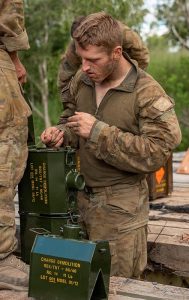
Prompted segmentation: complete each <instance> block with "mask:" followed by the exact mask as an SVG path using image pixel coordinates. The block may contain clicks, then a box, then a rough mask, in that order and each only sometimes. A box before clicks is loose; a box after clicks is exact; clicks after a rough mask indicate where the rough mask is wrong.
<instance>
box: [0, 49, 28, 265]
mask: <svg viewBox="0 0 189 300" xmlns="http://www.w3.org/2000/svg"><path fill="white" fill-rule="evenodd" d="M30 114H31V110H30V108H29V106H28V105H27V103H26V102H25V100H24V98H23V96H22V94H21V91H20V86H19V83H18V79H17V76H16V71H15V68H14V65H13V64H12V61H11V59H10V57H9V55H8V54H7V53H6V52H5V51H3V50H0V259H2V258H4V257H6V256H7V255H8V254H10V253H11V252H13V251H14V250H15V249H16V246H17V240H16V237H15V230H16V227H15V210H14V201H13V200H14V196H15V187H16V186H17V184H18V183H19V181H20V179H21V177H22V175H23V172H24V168H25V165H26V160H27V152H28V151H27V136H28V126H27V124H28V120H27V119H28V116H29V115H30Z"/></svg>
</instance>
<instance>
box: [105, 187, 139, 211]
mask: <svg viewBox="0 0 189 300" xmlns="http://www.w3.org/2000/svg"><path fill="white" fill-rule="evenodd" d="M107 205H108V206H111V209H112V210H114V211H117V212H118V213H119V212H120V213H125V212H126V213H129V214H132V215H134V214H136V213H137V212H138V210H139V185H129V186H125V187H124V188H121V189H118V190H112V195H109V196H108V199H107Z"/></svg>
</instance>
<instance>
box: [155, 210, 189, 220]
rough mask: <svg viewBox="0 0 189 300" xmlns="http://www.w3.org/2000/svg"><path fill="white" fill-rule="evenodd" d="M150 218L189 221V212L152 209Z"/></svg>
mask: <svg viewBox="0 0 189 300" xmlns="http://www.w3.org/2000/svg"><path fill="white" fill-rule="evenodd" d="M149 220H150V221H152V220H162V221H175V222H187V223H189V214H187V213H177V212H169V211H161V210H155V209H151V210H150V212H149Z"/></svg>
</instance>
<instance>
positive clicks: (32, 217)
mask: <svg viewBox="0 0 189 300" xmlns="http://www.w3.org/2000/svg"><path fill="white" fill-rule="evenodd" d="M73 219H74V216H73V215H71V214H68V213H66V214H61V215H39V214H35V213H27V214H26V213H20V241H21V257H22V260H23V261H25V262H26V263H30V253H31V249H32V246H33V242H34V240H35V237H36V235H37V234H43V235H44V234H55V235H61V234H62V231H63V225H64V224H67V223H71V222H72V221H73Z"/></svg>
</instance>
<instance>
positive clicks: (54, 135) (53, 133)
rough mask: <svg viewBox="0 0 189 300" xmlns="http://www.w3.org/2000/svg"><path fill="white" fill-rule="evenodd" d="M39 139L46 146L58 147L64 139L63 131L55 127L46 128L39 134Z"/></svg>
mask: <svg viewBox="0 0 189 300" xmlns="http://www.w3.org/2000/svg"><path fill="white" fill-rule="evenodd" d="M41 141H42V142H43V144H45V145H47V146H48V147H52V148H54V147H55V148H57V147H60V146H61V145H62V144H63V141H64V132H63V131H61V130H59V129H58V128H56V127H49V128H46V129H45V130H44V131H43V133H42V134H41Z"/></svg>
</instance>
